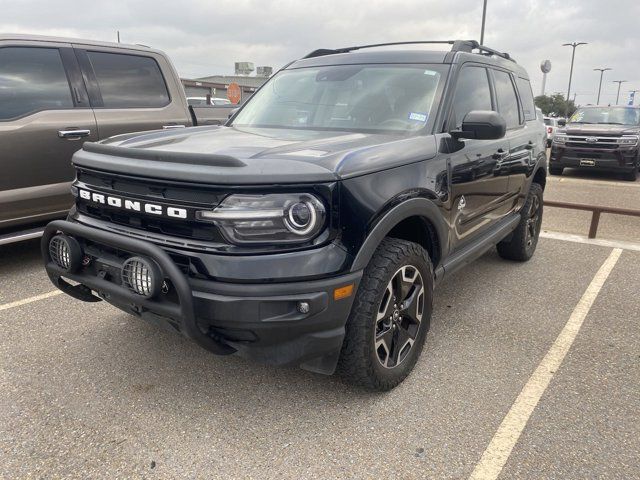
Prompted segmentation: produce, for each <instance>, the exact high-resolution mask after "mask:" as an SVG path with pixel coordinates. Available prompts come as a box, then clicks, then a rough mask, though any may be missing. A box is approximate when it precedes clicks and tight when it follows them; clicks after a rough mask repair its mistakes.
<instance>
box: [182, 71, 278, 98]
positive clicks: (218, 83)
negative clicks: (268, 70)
mask: <svg viewBox="0 0 640 480" xmlns="http://www.w3.org/2000/svg"><path fill="white" fill-rule="evenodd" d="M268 79H269V78H268V77H265V76H255V77H249V76H245V75H213V76H210V77H202V78H196V79H189V78H182V79H181V80H182V85H183V86H184V90H185V93H186V94H187V97H206V96H207V95H211V96H212V97H216V98H227V88H228V87H229V84H230V83H237V84H238V85H239V86H240V90H241V92H242V98H241V100H240V103H242V102H244V101H245V100H246V99H247V98H249V97H250V96H251V95H253V93H254V92H255V91H256V90H257V89H258V88H259V87H260V86H261V85H262V84H263V83H264V82H266V81H267V80H268Z"/></svg>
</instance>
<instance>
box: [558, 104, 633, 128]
mask: <svg viewBox="0 0 640 480" xmlns="http://www.w3.org/2000/svg"><path fill="white" fill-rule="evenodd" d="M570 121H571V123H608V124H613V125H640V109H637V108H628V107H594V108H581V109H578V111H577V112H576V113H574V114H573V115H572V116H571V120H570Z"/></svg>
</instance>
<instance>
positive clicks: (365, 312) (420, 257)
mask: <svg viewBox="0 0 640 480" xmlns="http://www.w3.org/2000/svg"><path fill="white" fill-rule="evenodd" d="M432 290H433V273H432V267H431V261H430V260H429V256H428V255H427V253H426V252H425V250H424V249H423V248H422V247H421V246H420V245H418V244H416V243H413V242H408V241H406V240H399V239H394V238H386V239H385V240H383V241H382V243H381V244H380V246H379V247H378V249H377V250H376V253H375V254H374V256H373V258H372V259H371V261H370V262H369V265H367V268H366V269H365V271H364V276H363V278H362V282H361V283H360V287H359V288H358V293H357V294H356V298H355V301H354V304H353V307H352V310H351V314H350V316H349V319H348V320H347V324H346V333H345V339H344V343H343V345H342V351H341V354H340V360H339V362H338V372H339V373H340V374H341V375H342V376H343V377H344V378H345V379H346V380H347V381H349V382H350V383H354V384H357V385H361V386H364V387H366V388H369V389H372V390H380V391H384V390H390V389H392V388H393V387H395V386H396V385H398V384H399V383H400V382H402V380H404V379H405V378H406V377H407V375H409V373H410V372H411V370H412V369H413V367H414V365H415V363H416V361H417V360H418V357H419V356H420V353H421V351H422V347H423V345H424V341H425V338H426V334H427V330H428V329H429V322H430V320H431V300H432Z"/></svg>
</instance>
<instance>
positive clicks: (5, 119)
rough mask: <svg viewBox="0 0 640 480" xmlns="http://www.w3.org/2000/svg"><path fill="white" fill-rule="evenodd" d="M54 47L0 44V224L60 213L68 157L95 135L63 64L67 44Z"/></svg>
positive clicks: (69, 172)
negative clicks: (0, 172) (0, 173)
mask: <svg viewBox="0 0 640 480" xmlns="http://www.w3.org/2000/svg"><path fill="white" fill-rule="evenodd" d="M55 47H58V48H55ZM55 47H54V46H51V47H49V46H47V47H39V46H38V47H36V46H31V45H15V44H14V45H6V44H5V45H2V44H0V87H1V88H0V166H1V167H2V175H0V229H1V228H4V227H11V226H15V225H19V224H27V223H31V222H34V221H38V220H44V219H46V218H49V217H51V216H55V215H64V212H65V211H67V210H68V209H69V207H70V206H71V205H72V203H73V199H72V197H71V193H70V185H71V181H72V180H73V178H74V170H73V167H72V166H71V157H72V156H73V154H74V153H75V152H76V151H77V150H78V149H79V148H80V147H81V146H82V143H83V142H84V141H86V140H94V141H95V140H97V138H98V137H97V132H96V122H95V118H94V116H93V111H92V110H91V108H89V105H88V101H87V97H86V92H84V91H83V90H81V89H82V86H80V87H79V88H80V90H79V89H78V86H72V85H70V82H69V79H72V78H73V74H72V73H70V72H69V71H68V70H67V69H65V63H64V62H63V53H64V50H65V48H70V46H69V45H65V44H60V45H55ZM82 101H85V102H86V104H85V105H81V103H82Z"/></svg>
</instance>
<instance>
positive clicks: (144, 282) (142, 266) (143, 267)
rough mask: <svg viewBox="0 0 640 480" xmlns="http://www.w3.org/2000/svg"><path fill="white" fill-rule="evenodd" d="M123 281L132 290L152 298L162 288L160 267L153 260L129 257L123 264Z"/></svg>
mask: <svg viewBox="0 0 640 480" xmlns="http://www.w3.org/2000/svg"><path fill="white" fill-rule="evenodd" d="M122 283H123V284H124V286H125V287H127V288H128V289H129V290H131V291H132V292H134V293H137V294H138V295H141V296H143V297H146V298H151V297H153V296H155V295H156V294H157V293H158V292H160V290H161V288H162V277H161V275H160V269H159V268H158V266H157V265H156V264H155V263H154V262H152V261H151V260H147V259H145V258H142V257H131V258H128V259H127V260H126V261H125V262H124V264H123V265H122Z"/></svg>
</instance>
